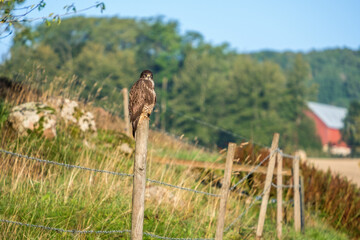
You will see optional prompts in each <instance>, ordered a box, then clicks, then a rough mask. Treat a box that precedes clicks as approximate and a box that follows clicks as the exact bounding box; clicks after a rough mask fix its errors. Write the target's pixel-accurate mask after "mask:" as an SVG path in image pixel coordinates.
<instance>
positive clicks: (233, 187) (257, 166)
mask: <svg viewBox="0 0 360 240" xmlns="http://www.w3.org/2000/svg"><path fill="white" fill-rule="evenodd" d="M272 154H273V153H270V154H269V155H268V156H267V157H266V158H264V159H263V160H262V161H261V162H260V163H259V164H258V165H256V166H255V167H254V168H253V170H251V171H250V172H249V173H248V174H247V175H246V176H245V177H243V178H242V179H240V181H238V182H237V183H236V184H235V185H234V186H232V187H231V188H230V191H234V189H235V188H236V187H237V186H238V185H239V184H240V183H242V182H243V181H245V180H246V179H247V178H248V177H249V176H250V175H251V174H253V173H254V172H255V171H256V169H258V168H259V167H260V166H261V165H262V164H263V163H264V162H265V161H266V160H268V159H269V158H270V156H271V155H272Z"/></svg>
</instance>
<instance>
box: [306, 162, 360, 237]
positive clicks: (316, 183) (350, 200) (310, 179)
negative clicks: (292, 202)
mask: <svg viewBox="0 0 360 240" xmlns="http://www.w3.org/2000/svg"><path fill="white" fill-rule="evenodd" d="M301 169H302V173H303V177H304V179H305V181H304V185H305V192H306V194H305V202H306V204H308V205H309V206H310V207H311V209H313V210H317V211H321V212H322V213H323V214H324V218H326V220H327V221H328V222H329V223H330V224H331V225H332V226H333V227H335V228H336V229H341V230H347V231H348V232H349V233H351V235H353V237H356V238H358V237H359V236H360V189H359V187H357V186H356V185H355V184H352V183H350V182H349V181H347V180H346V179H345V178H343V177H340V176H339V175H336V176H334V175H333V174H332V173H331V172H330V171H328V172H326V173H324V172H322V171H319V170H316V169H315V168H314V167H310V166H308V165H307V164H302V166H301Z"/></svg>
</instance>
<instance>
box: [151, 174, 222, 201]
mask: <svg viewBox="0 0 360 240" xmlns="http://www.w3.org/2000/svg"><path fill="white" fill-rule="evenodd" d="M146 181H148V182H152V183H158V184H161V185H165V186H169V187H173V188H177V189H181V190H185V191H189V192H195V193H200V194H204V195H208V196H213V197H221V195H220V194H214V193H208V192H202V191H198V190H195V189H192V188H185V187H180V186H176V185H172V184H169V183H164V182H160V181H157V180H152V179H149V178H147V179H146Z"/></svg>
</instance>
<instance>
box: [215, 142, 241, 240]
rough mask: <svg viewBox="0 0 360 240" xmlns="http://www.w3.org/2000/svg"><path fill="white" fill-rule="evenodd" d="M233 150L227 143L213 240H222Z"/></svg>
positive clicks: (233, 146) (232, 145)
mask: <svg viewBox="0 0 360 240" xmlns="http://www.w3.org/2000/svg"><path fill="white" fill-rule="evenodd" d="M235 148H236V144H235V143H229V145H228V150H227V155H226V163H225V164H226V165H225V172H224V181H223V185H222V187H221V199H220V207H219V216H218V220H217V225H216V234H215V240H222V239H223V233H224V223H225V214H226V203H227V199H228V196H229V189H230V180H231V172H232V165H233V161H234V156H235Z"/></svg>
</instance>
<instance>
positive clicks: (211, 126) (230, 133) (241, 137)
mask: <svg viewBox="0 0 360 240" xmlns="http://www.w3.org/2000/svg"><path fill="white" fill-rule="evenodd" d="M167 109H168V110H170V111H171V112H173V113H175V114H177V115H179V116H184V117H186V118H188V119H190V120H192V121H194V122H197V123H199V124H201V125H204V126H207V127H210V128H213V129H215V130H218V131H221V132H224V133H226V134H229V135H231V136H233V137H236V138H239V139H242V140H245V141H250V140H249V139H248V138H246V137H243V136H241V135H239V134H237V133H233V132H231V131H229V130H227V129H225V128H222V127H219V126H216V125H214V124H211V123H208V122H205V121H203V120H200V119H197V118H194V117H192V116H189V115H187V114H185V113H181V112H177V111H174V110H172V109H171V108H169V107H167ZM250 142H252V143H253V144H255V145H258V146H260V147H264V148H270V147H268V146H266V145H264V144H261V143H257V142H254V141H250Z"/></svg>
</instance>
